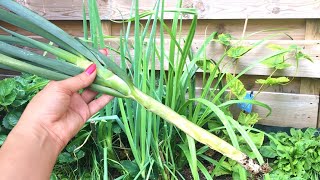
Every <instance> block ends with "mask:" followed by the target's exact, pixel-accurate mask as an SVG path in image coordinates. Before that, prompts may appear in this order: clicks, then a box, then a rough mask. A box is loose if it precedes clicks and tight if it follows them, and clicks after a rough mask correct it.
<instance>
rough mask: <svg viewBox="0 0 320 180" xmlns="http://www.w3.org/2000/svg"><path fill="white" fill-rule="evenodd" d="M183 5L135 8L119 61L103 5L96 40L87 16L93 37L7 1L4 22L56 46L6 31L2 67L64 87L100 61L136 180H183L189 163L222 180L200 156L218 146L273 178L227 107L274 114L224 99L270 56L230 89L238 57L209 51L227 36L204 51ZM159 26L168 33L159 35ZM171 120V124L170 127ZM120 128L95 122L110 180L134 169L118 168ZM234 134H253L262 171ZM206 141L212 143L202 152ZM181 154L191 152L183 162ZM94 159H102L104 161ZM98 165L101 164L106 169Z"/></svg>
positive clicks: (101, 82) (100, 80)
mask: <svg viewBox="0 0 320 180" xmlns="http://www.w3.org/2000/svg"><path fill="white" fill-rule="evenodd" d="M181 4H182V1H179V2H178V4H177V8H176V9H175V10H165V9H164V1H157V3H156V4H155V7H154V10H153V11H149V12H145V13H143V14H139V11H138V10H139V1H138V0H136V1H133V7H134V8H133V9H132V11H131V12H132V13H131V14H132V18H130V19H128V20H126V21H124V22H125V23H127V28H126V29H125V28H124V29H123V31H122V32H121V33H122V35H121V37H119V39H118V41H119V46H120V47H119V49H114V52H116V54H117V55H116V56H112V55H110V57H107V56H104V55H103V54H101V53H100V52H99V51H98V48H105V47H108V46H107V45H106V44H105V41H104V40H105V39H104V38H103V37H104V35H103V33H102V28H101V22H100V19H99V13H98V10H97V4H96V1H94V0H89V1H88V5H89V8H88V9H89V17H90V21H89V22H90V35H91V37H90V38H89V36H88V31H87V20H86V16H84V21H83V24H84V32H85V34H84V38H77V37H72V36H70V35H69V34H67V33H66V32H64V31H63V30H62V29H60V28H59V27H57V26H55V25H54V24H52V23H51V22H49V21H47V20H46V19H44V18H43V17H41V16H39V15H37V14H36V13H34V12H32V11H30V10H29V9H27V8H25V7H23V6H21V5H19V4H18V3H16V2H14V1H12V0H0V5H1V7H3V8H6V9H8V10H9V11H7V10H4V9H0V16H1V20H2V21H5V22H7V23H10V24H12V25H14V26H16V27H19V28H22V29H25V30H27V31H29V32H31V33H33V34H35V35H38V36H41V37H42V38H44V39H46V40H48V41H50V42H52V43H53V44H50V43H49V44H47V43H43V42H40V41H37V40H35V39H31V38H29V37H27V36H24V35H21V34H18V33H16V32H13V31H10V30H8V29H6V28H4V27H0V28H1V29H2V30H3V31H5V32H7V33H8V34H10V35H11V36H0V64H1V65H4V66H6V67H8V68H11V69H15V70H17V71H21V72H27V73H32V74H35V75H38V76H41V77H44V78H47V79H50V80H62V79H66V78H69V77H71V76H75V75H77V74H79V73H81V72H82V71H83V70H84V69H85V68H86V67H87V66H88V65H90V64H91V63H95V64H96V65H97V68H98V69H97V78H96V80H95V81H94V83H93V84H92V85H91V86H90V88H91V89H92V90H95V91H97V92H100V93H106V94H110V95H113V96H115V97H117V98H116V99H115V100H114V102H113V104H111V105H108V106H107V107H106V108H105V109H104V110H102V111H101V112H100V115H101V116H111V115H112V114H113V113H117V112H119V116H120V117H121V122H118V124H119V125H120V126H121V128H122V129H123V131H124V133H125V135H126V137H127V142H128V144H129V146H130V149H131V150H130V151H131V153H132V156H131V157H133V159H134V164H136V165H137V166H138V169H139V171H138V173H137V174H136V176H135V177H136V178H139V177H143V178H146V179H148V178H150V176H151V174H152V172H153V171H155V169H157V171H159V174H161V176H162V177H163V178H164V179H170V178H173V179H178V178H180V177H182V175H181V173H179V170H181V169H179V167H180V168H181V164H184V162H185V161H187V162H188V164H189V166H190V169H191V173H192V175H193V177H194V179H199V178H200V176H199V173H198V170H200V171H201V172H202V174H203V175H204V176H205V177H206V178H207V179H212V177H213V176H214V175H212V174H210V173H209V172H208V170H207V169H206V168H205V166H204V165H203V164H202V162H201V161H200V160H199V157H198V155H200V154H202V153H204V152H206V151H208V149H209V148H211V149H213V150H215V151H217V152H219V153H221V154H222V155H223V156H226V157H228V158H230V159H232V160H234V161H236V162H238V163H239V164H240V165H241V166H243V168H244V169H246V170H247V171H248V172H249V173H251V174H253V175H261V174H265V173H266V172H268V170H269V169H268V165H267V164H265V162H264V160H263V158H262V156H261V155H260V153H259V151H258V150H257V147H256V146H255V145H254V143H253V142H252V140H251V139H250V137H249V135H248V132H247V131H246V130H245V129H244V128H243V127H241V125H239V123H238V122H237V121H235V120H234V119H233V117H232V116H231V115H229V114H228V113H225V112H226V111H225V110H226V109H228V107H229V106H230V105H232V104H236V103H251V104H256V105H259V106H262V107H265V108H268V109H270V108H269V107H268V106H266V105H265V104H262V103H260V102H258V101H255V100H242V99H241V98H239V100H230V101H226V102H224V99H226V97H225V91H226V90H227V88H230V87H232V86H233V84H235V83H236V82H237V81H238V78H239V77H240V76H241V75H243V74H244V73H246V72H247V71H249V70H250V69H252V68H253V67H254V66H255V65H257V64H258V63H260V62H262V61H264V59H265V58H264V59H261V60H258V61H257V62H255V63H253V64H252V65H251V66H249V67H247V68H246V69H245V70H243V71H242V72H241V73H239V74H238V75H237V76H233V77H232V78H231V80H229V81H228V83H227V84H225V85H223V82H222V79H223V78H224V77H225V76H226V73H225V72H223V71H222V70H221V69H219V64H220V63H221V62H222V60H224V58H225V57H226V56H228V55H229V56H230V51H229V50H228V51H227V50H226V51H225V53H224V54H223V55H222V56H221V58H220V60H218V61H217V62H216V63H213V62H211V61H208V60H207V58H206V47H207V45H208V44H209V43H211V42H212V40H214V39H216V37H217V33H212V34H209V35H208V37H207V38H206V39H205V40H204V43H203V44H202V46H201V47H200V48H199V49H198V50H197V51H196V52H194V51H193V50H192V47H191V44H192V41H193V38H194V35H195V29H196V25H197V13H196V10H195V9H183V8H181ZM164 13H173V15H174V18H173V20H172V27H171V28H170V27H169V26H168V25H167V24H166V22H165V21H164V18H163V17H164ZM183 14H189V15H191V16H192V17H193V19H192V21H191V26H190V30H189V33H188V35H187V36H186V37H185V38H184V37H182V36H181V28H182V24H183V20H182V15H183ZM84 15H86V8H85V7H84ZM143 17H146V18H147V20H146V24H145V26H142V25H141V24H140V21H141V18H143ZM131 23H134V24H133V26H134V30H133V31H134V42H133V43H131V42H130V38H129V37H130V32H131ZM158 26H159V27H158ZM157 28H159V29H160V31H159V32H157ZM165 32H166V33H167V34H169V38H170V48H169V50H170V51H169V52H168V53H166V50H165V48H164V44H165ZM158 37H159V39H158ZM159 41H160V42H159ZM259 43H261V42H259ZM259 43H258V44H259ZM258 44H256V45H258ZM15 45H20V46H25V47H30V48H36V49H39V50H42V51H47V52H48V53H49V54H51V55H53V56H55V57H56V58H50V57H45V56H42V55H39V54H36V53H34V52H31V51H28V50H25V49H23V48H20V47H18V46H15ZM131 47H133V54H132V53H131V51H130V48H131ZM237 48H238V49H236V50H237V51H236V53H238V54H237V55H234V54H233V55H234V58H235V59H238V58H239V57H241V56H242V55H244V54H245V53H246V52H248V51H250V50H251V49H252V48H253V47H251V48H244V47H242V46H238V47H237ZM241 48H242V49H241ZM110 49H112V48H111V47H110ZM233 50H234V49H233ZM239 52H240V53H239ZM287 52H288V50H281V51H279V52H277V53H275V54H273V55H271V56H270V57H275V56H277V55H279V54H284V53H287ZM114 57H120V65H119V66H118V65H117V64H116V63H115V62H114ZM270 57H269V58H270ZM157 61H158V63H156V62H157ZM187 61H189V64H188V65H186V62H187ZM166 62H167V63H168V72H167V73H166V72H165V63H166ZM199 63H200V64H201V65H200V64H199ZM156 64H160V70H159V71H157V70H156ZM199 67H201V68H202V69H203V81H204V82H205V83H204V85H203V90H202V92H201V95H200V97H198V98H197V96H196V88H195V87H196V85H195V74H196V72H197V70H198V69H199ZM214 80H216V81H215V82H216V83H214ZM212 87H213V88H212ZM216 90H218V91H216ZM93 119H94V118H93ZM161 119H163V120H165V122H161V121H160V120H161ZM210 119H218V120H219V121H221V122H222V123H223V125H224V127H225V129H226V131H227V133H228V135H229V136H230V139H231V143H232V145H231V144H229V143H228V142H226V141H224V140H222V139H221V138H219V137H217V136H216V135H214V134H212V133H210V132H209V131H207V130H205V129H204V128H203V127H205V125H206V124H207V122H208V121H209V120H210ZM112 126H113V125H112V123H110V122H109V121H106V122H101V123H98V124H93V125H92V127H91V129H92V131H91V133H93V139H94V140H96V141H95V142H96V143H97V144H99V147H101V148H102V152H103V157H104V158H103V159H104V164H103V169H104V179H108V173H107V169H108V168H109V167H108V165H110V166H112V167H116V168H118V169H123V171H125V167H124V164H121V163H118V162H117V161H118V160H119V157H117V155H116V153H115V150H114V148H113V147H112V146H114V145H113V142H112V138H113V137H112V136H113V134H112ZM234 129H236V130H237V131H238V132H239V133H240V134H241V135H242V136H243V138H244V139H245V141H246V142H247V144H248V145H249V147H250V148H251V150H252V152H253V153H254V154H255V156H256V158H257V160H258V162H259V164H258V163H257V162H255V161H254V160H253V159H250V158H249V157H248V156H247V155H246V154H244V153H243V152H241V151H240V147H239V142H238V139H237V137H236V133H235V132H234ZM95 131H97V132H98V133H95ZM182 132H183V133H182ZM91 133H90V135H91ZM184 133H185V134H184ZM94 134H96V135H97V136H94ZM86 135H89V134H86ZM81 137H82V138H80V139H82V140H83V137H84V136H81ZM196 141H197V142H200V143H202V144H204V145H205V146H203V147H202V148H201V149H198V150H197V146H198V144H197V143H196ZM177 143H178V145H177ZM176 152H181V153H177V154H178V155H177V154H176ZM92 156H93V157H92V158H93V159H96V156H95V155H94V154H93V155H92ZM202 157H203V159H204V160H207V161H208V162H210V163H211V162H212V163H216V164H218V163H217V162H215V161H213V160H212V159H208V158H207V157H204V156H202ZM185 159H186V160H185ZM107 162H108V163H107ZM130 163H133V162H130ZM96 167H98V165H97V164H96ZM154 167H156V168H154ZM153 168H154V169H153ZM98 169H100V167H99V168H98ZM244 169H242V170H241V172H240V174H241V178H242V179H246V176H247V175H246V171H245V170H244ZM99 178H100V177H98V179H99ZM266 178H268V176H266Z"/></svg>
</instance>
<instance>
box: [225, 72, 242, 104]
mask: <svg viewBox="0 0 320 180" xmlns="http://www.w3.org/2000/svg"><path fill="white" fill-rule="evenodd" d="M233 79H234V76H233V75H232V74H230V73H227V74H226V80H227V83H229V82H230V81H232V80H233ZM230 90H231V92H232V93H233V94H234V95H235V96H236V97H237V98H238V99H239V100H241V99H243V98H244V97H245V96H246V93H247V90H246V89H245V87H244V85H243V83H242V82H241V81H240V80H239V79H236V80H234V81H233V82H232V83H231V84H230Z"/></svg>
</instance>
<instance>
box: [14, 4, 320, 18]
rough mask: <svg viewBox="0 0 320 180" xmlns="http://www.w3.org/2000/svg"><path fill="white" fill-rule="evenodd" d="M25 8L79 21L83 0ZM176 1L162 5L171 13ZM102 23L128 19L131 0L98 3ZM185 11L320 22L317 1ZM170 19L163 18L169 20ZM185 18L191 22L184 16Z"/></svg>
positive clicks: (146, 7)
mask: <svg viewBox="0 0 320 180" xmlns="http://www.w3.org/2000/svg"><path fill="white" fill-rule="evenodd" d="M19 2H20V3H21V4H23V5H25V6H26V7H28V8H30V9H32V10H34V11H37V12H39V13H40V14H41V15H42V16H44V17H46V18H48V19H51V20H61V19H64V20H79V19H82V0H72V1H63V0H54V1H53V0H51V1H50V0H19ZM155 2H156V0H139V5H140V9H139V11H140V12H144V11H149V10H152V9H153V7H154V4H155ZM177 2H178V1H177V0H167V1H165V8H166V9H174V8H175V7H176V4H177ZM98 4H99V5H98V6H99V9H100V16H101V18H102V19H125V18H128V17H129V16H130V9H131V7H132V0H108V1H107V0H98ZM182 6H183V7H184V8H195V9H196V10H197V12H198V14H199V18H200V19H246V18H249V19H266V18H267V19H290V18H294V19H299V18H303V19H305V18H320V1H318V0H299V1H292V0H272V1H265V0H247V1H241V0H214V1H210V0H209V1H206V0H184V1H183V4H182ZM171 17H172V15H170V14H169V15H167V16H165V18H167V19H170V18H171ZM183 17H184V18H192V17H191V16H188V15H184V16H183Z"/></svg>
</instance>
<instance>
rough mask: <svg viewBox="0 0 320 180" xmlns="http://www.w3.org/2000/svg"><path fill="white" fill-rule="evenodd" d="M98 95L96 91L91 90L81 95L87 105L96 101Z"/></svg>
mask: <svg viewBox="0 0 320 180" xmlns="http://www.w3.org/2000/svg"><path fill="white" fill-rule="evenodd" d="M97 94H98V93H97V92H95V91H92V90H90V89H86V90H85V91H83V93H82V94H81V97H82V99H83V100H84V102H85V103H87V104H88V103H89V102H90V101H92V100H93V99H94V97H96V95H97Z"/></svg>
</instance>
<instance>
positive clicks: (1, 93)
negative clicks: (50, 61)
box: [0, 74, 48, 134]
mask: <svg viewBox="0 0 320 180" xmlns="http://www.w3.org/2000/svg"><path fill="white" fill-rule="evenodd" d="M47 83H48V80H45V79H42V78H39V77H37V76H35V75H29V74H23V75H21V76H17V77H14V78H6V79H3V80H1V81H0V99H1V100H0V101H1V102H0V115H1V116H3V119H2V127H4V129H2V130H1V129H0V134H1V131H8V130H11V129H12V128H13V127H14V126H15V125H16V124H17V122H18V120H19V118H20V116H21V113H22V111H23V109H24V107H25V105H26V104H27V102H28V101H29V100H30V99H31V98H32V97H33V96H34V95H35V94H36V93H37V92H38V91H39V90H40V89H42V88H43V87H44V86H45V85H46V84H47Z"/></svg>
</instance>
